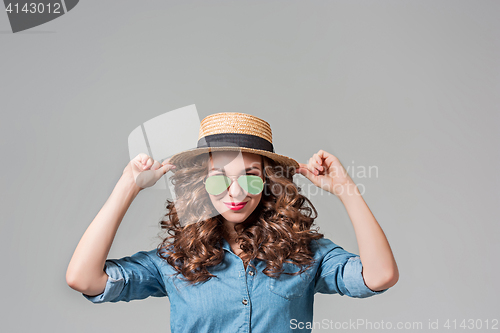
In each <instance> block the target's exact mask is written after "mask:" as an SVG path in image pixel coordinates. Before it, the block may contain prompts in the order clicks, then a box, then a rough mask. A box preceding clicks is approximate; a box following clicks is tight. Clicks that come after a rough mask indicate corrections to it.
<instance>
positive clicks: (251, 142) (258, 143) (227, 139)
mask: <svg viewBox="0 0 500 333" xmlns="http://www.w3.org/2000/svg"><path fill="white" fill-rule="evenodd" d="M233 146H234V147H245V148H252V149H260V150H265V151H268V152H271V153H274V146H273V144H272V143H271V142H269V141H267V140H266V139H263V138H261V137H260V136H256V135H251V134H243V133H218V134H211V135H207V136H204V137H203V138H201V139H199V140H198V145H197V148H206V147H233Z"/></svg>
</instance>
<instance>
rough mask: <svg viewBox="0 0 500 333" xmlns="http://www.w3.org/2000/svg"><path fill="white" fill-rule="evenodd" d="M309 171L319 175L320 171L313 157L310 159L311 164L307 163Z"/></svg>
mask: <svg viewBox="0 0 500 333" xmlns="http://www.w3.org/2000/svg"><path fill="white" fill-rule="evenodd" d="M307 170H309V171H310V172H311V173H313V174H315V175H316V174H318V173H319V171H318V170H317V169H316V166H315V162H314V159H313V157H311V158H310V159H309V163H307Z"/></svg>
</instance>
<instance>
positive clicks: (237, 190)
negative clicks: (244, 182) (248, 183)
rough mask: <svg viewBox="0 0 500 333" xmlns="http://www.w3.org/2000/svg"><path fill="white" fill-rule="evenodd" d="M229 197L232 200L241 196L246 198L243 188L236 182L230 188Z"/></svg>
mask: <svg viewBox="0 0 500 333" xmlns="http://www.w3.org/2000/svg"><path fill="white" fill-rule="evenodd" d="M228 193H229V196H230V197H232V198H238V197H239V196H241V197H242V198H244V197H246V194H245V191H243V189H242V188H241V186H240V184H239V183H238V182H237V181H236V180H234V181H233V183H232V184H231V185H230V186H229V191H228Z"/></svg>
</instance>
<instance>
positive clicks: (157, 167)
mask: <svg viewBox="0 0 500 333" xmlns="http://www.w3.org/2000/svg"><path fill="white" fill-rule="evenodd" d="M160 166H161V164H160V162H158V161H154V163H153V165H152V166H151V170H158V169H159V168H160Z"/></svg>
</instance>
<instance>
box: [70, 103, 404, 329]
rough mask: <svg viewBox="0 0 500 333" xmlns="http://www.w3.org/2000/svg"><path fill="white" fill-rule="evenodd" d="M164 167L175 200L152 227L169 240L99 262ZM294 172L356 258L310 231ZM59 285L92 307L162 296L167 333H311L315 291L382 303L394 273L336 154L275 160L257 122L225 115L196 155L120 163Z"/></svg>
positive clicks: (203, 130)
mask: <svg viewBox="0 0 500 333" xmlns="http://www.w3.org/2000/svg"><path fill="white" fill-rule="evenodd" d="M169 170H172V172H173V173H174V174H173V175H172V178H171V181H172V184H173V185H174V188H175V193H176V196H177V199H176V200H175V201H170V200H168V201H167V202H168V204H167V209H168V213H167V215H166V219H165V220H164V221H161V222H160V225H161V227H162V229H164V230H165V231H166V234H167V236H166V237H165V238H164V239H163V241H162V243H161V244H160V245H159V246H158V248H157V249H154V250H150V251H140V252H137V253H135V254H134V255H132V256H130V257H124V258H121V259H107V260H106V257H107V254H108V252H109V248H110V247H111V243H112V241H113V238H114V235H115V233H116V230H117V229H118V226H119V224H120V222H121V220H122V218H123V216H124V214H125V212H126V211H127V209H128V207H129V205H130V203H131V202H132V201H133V199H134V198H135V196H137V194H138V193H139V192H140V191H141V190H142V189H144V188H147V187H149V186H152V185H154V184H155V183H156V181H157V180H158V179H159V178H160V177H161V176H162V175H164V174H165V173H166V172H167V171H169ZM295 173H300V174H301V175H303V176H305V177H307V178H308V179H309V180H310V181H311V182H312V183H313V184H315V185H316V186H318V187H320V188H322V189H323V190H325V191H329V192H331V193H333V194H335V195H336V196H337V197H338V198H339V199H340V200H341V201H342V202H343V204H344V206H345V207H346V210H347V212H348V214H349V217H350V218H351V221H352V223H353V226H354V230H355V233H356V237H357V240H358V245H359V250H360V256H358V255H356V254H354V253H350V252H347V251H345V250H344V249H343V248H342V247H340V246H338V245H336V244H335V243H333V242H332V241H331V240H329V239H326V238H324V237H323V234H321V233H318V232H317V230H313V229H311V226H312V224H313V222H314V219H315V218H316V217H317V212H316V209H315V208H314V206H313V205H312V203H311V202H310V201H309V200H308V199H307V198H306V197H305V196H304V195H302V194H300V190H301V189H300V188H299V187H297V186H296V185H295V183H294V182H293V179H292V177H293V175H294V174H295ZM313 213H314V214H313ZM103 267H104V269H103ZM66 276H67V277H66V279H67V282H68V285H69V286H70V287H71V288H73V289H75V290H78V291H80V292H81V293H82V294H83V296H84V297H85V298H87V299H88V300H90V301H92V302H94V303H103V302H118V301H126V302H128V301H130V300H134V299H144V298H147V297H149V296H153V297H163V296H168V297H169V300H170V303H171V316H170V320H171V331H172V332H174V333H175V332H239V331H242V332H250V331H251V332H291V331H293V332H297V331H299V332H310V331H311V327H309V326H308V325H307V324H306V323H311V322H312V319H313V302H314V294H315V293H324V294H339V295H341V296H342V295H347V296H349V297H355V298H365V297H369V296H373V295H377V294H381V293H383V292H385V291H387V290H388V289H389V288H390V287H392V286H393V285H394V284H395V283H396V282H397V280H398V269H397V265H396V263H395V260H394V257H393V255H392V252H391V249H390V246H389V244H388V242H387V239H386V238H385V235H384V233H383V231H382V229H381V228H380V226H379V225H378V223H377V221H376V220H375V218H374V216H373V215H372V214H371V211H370V210H369V208H368V206H367V205H366V203H365V202H364V200H363V198H362V197H361V195H360V193H359V191H358V189H357V187H356V185H355V184H354V182H353V181H352V179H351V178H350V177H349V175H348V174H347V172H345V169H344V168H343V166H342V164H341V163H340V161H339V160H338V159H337V158H336V157H335V156H333V155H331V154H329V153H327V152H325V151H323V150H320V151H319V152H318V153H316V154H314V155H313V156H312V157H311V158H310V159H309V161H308V163H307V164H302V163H297V162H296V161H295V160H293V159H291V158H289V157H286V156H283V155H279V154H276V153H274V146H273V144H272V132H271V128H270V126H269V124H268V123H267V122H265V121H264V120H262V119H260V118H257V117H255V116H252V115H248V114H243V113H236V112H228V113H217V114H214V115H210V116H208V117H206V118H205V119H203V121H202V122H201V127H200V136H199V140H198V147H197V148H195V149H193V150H189V151H185V152H182V153H179V154H176V155H174V156H172V157H171V158H170V159H169V160H167V161H164V162H163V163H162V164H160V163H159V162H158V161H154V160H153V159H152V158H150V157H149V156H147V155H145V154H140V155H138V156H137V157H136V158H135V159H134V160H132V161H131V162H130V163H129V164H128V165H127V167H126V168H125V170H124V172H123V175H122V177H121V178H120V180H119V182H118V184H117V185H116V187H115V189H114V190H113V193H112V194H111V196H110V198H109V199H108V201H107V202H106V204H105V205H104V207H103V208H102V209H101V211H100V212H99V214H98V215H97V216H96V218H95V219H94V221H93V222H92V224H91V225H90V226H89V228H88V229H87V231H86V232H85V234H84V235H83V237H82V239H81V241H80V243H79V244H78V247H77V248H76V250H75V253H74V255H73V257H72V259H71V262H70V264H69V267H68V271H67V275H66ZM301 323H302V325H301Z"/></svg>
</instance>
